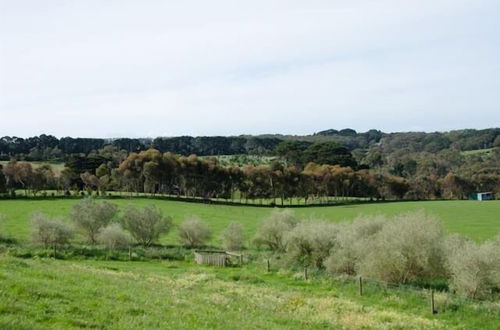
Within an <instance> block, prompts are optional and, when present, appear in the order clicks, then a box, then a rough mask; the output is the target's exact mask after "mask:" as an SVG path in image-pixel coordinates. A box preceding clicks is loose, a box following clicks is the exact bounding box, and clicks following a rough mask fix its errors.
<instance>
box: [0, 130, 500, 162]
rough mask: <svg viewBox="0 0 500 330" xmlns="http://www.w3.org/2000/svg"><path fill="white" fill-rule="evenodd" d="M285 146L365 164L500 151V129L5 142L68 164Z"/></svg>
mask: <svg viewBox="0 0 500 330" xmlns="http://www.w3.org/2000/svg"><path fill="white" fill-rule="evenodd" d="M283 141H303V142H309V143H317V142H336V143H338V144H339V145H340V146H342V147H344V148H346V149H347V150H349V151H355V153H356V154H357V156H358V157H357V160H358V161H360V160H362V158H363V157H364V156H366V155H367V154H369V153H370V152H371V151H372V149H373V150H376V151H378V152H381V153H382V154H384V155H389V154H392V153H394V152H404V153H414V152H439V151H442V150H446V149H451V150H458V151H464V150H477V149H487V148H492V147H498V146H500V129H499V128H490V129H483V130H475V129H465V130H455V131H449V132H433V133H425V132H401V133H384V132H381V131H379V130H374V129H372V130H369V131H367V132H356V131H355V130H353V129H348V128H347V129H342V130H339V131H338V130H334V129H330V130H325V131H321V132H318V133H315V134H311V135H303V136H298V135H280V134H270V135H259V136H250V135H245V136H243V135H242V136H228V137H226V136H201V137H192V136H179V137H157V138H154V139H152V138H117V139H98V138H72V137H63V138H60V139H58V138H56V137H54V136H52V135H46V134H42V135H40V136H34V137H29V138H22V137H16V136H12V137H11V136H4V137H2V138H0V160H4V161H8V160H10V159H11V158H16V159H18V160H28V161H66V160H67V159H68V158H69V157H70V156H71V155H75V154H83V155H89V154H91V153H96V152H97V151H98V150H100V149H103V148H104V147H106V146H112V147H115V148H117V149H118V150H124V151H125V152H127V153H129V152H139V151H143V150H147V149H149V148H154V149H157V150H159V151H161V152H172V153H175V154H181V155H184V156H189V155H190V154H196V155H198V156H210V155H237V154H248V155H272V154H274V153H275V148H276V147H277V146H278V145H279V144H280V143H281V142H283Z"/></svg>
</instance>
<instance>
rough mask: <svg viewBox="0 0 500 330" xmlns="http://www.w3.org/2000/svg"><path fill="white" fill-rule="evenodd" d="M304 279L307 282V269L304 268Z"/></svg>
mask: <svg viewBox="0 0 500 330" xmlns="http://www.w3.org/2000/svg"><path fill="white" fill-rule="evenodd" d="M304 279H305V280H306V281H307V267H304Z"/></svg>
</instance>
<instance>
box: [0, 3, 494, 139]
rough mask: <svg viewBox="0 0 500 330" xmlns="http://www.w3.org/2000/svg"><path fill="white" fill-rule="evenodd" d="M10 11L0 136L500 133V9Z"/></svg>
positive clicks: (272, 6)
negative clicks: (343, 130) (348, 130)
mask: <svg viewBox="0 0 500 330" xmlns="http://www.w3.org/2000/svg"><path fill="white" fill-rule="evenodd" d="M0 4H1V6H0V118H1V119H0V123H1V125H0V136H3V135H16V136H32V135H38V134H41V133H46V134H53V135H56V136H58V137H61V136H82V137H120V136H130V137H146V136H149V137H154V136H173V135H239V134H260V133H284V134H309V133H313V132H316V131H319V130H324V129H328V128H336V129H340V128H345V127H350V128H354V129H356V130H358V131H365V130H368V129H370V128H376V129H381V130H384V131H409V130H423V131H434V130H449V129H457V128H486V127H497V126H500V1H498V0H470V1H461V0H405V1H401V0H328V1H327V0H325V1H315V0H309V1H303V0H302V1H291V0H287V1H273V0H264V1H256V0H252V1H237V0H229V1H217V0H211V1H189V0H187V1H186V0H185V1H168V0H163V1H152V0H145V1H138V0H133V1H129V0H119V1H118V0H117V1H110V0H96V1H92V0H85V1H76V0H74V1H70V0H67V1H57V0H47V1H39V0H32V1H24V0H15V1H12V0H0Z"/></svg>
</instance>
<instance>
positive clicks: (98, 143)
mask: <svg viewBox="0 0 500 330" xmlns="http://www.w3.org/2000/svg"><path fill="white" fill-rule="evenodd" d="M499 147H500V129H499V128H492V129H484V130H459V131H450V132H442V133H440V132H435V133H423V132H408V133H383V132H380V131H376V130H370V131H368V132H365V133H357V132H356V131H354V130H352V129H343V130H340V131H337V130H327V131H322V132H318V133H316V134H313V135H308V136H285V135H266V136H238V137H188V136H184V137H170V138H162V137H159V138H155V139H129V138H120V139H86V138H69V137H66V138H61V139H57V138H55V137H53V136H48V135H41V136H38V137H32V138H27V139H23V138H17V137H3V138H2V139H1V140H0V157H1V159H2V160H3V161H4V163H3V168H2V171H1V172H0V173H1V174H0V192H4V193H5V192H7V191H11V193H12V191H14V190H15V189H26V190H27V191H30V192H31V193H34V194H36V193H37V192H38V191H41V190H47V189H57V190H60V191H67V192H68V193H69V192H70V191H80V190H88V191H101V192H104V191H109V190H114V191H133V192H147V193H153V194H156V193H163V194H172V195H179V196H180V195H183V196H196V197H203V198H207V199H209V198H225V199H234V198H239V199H256V198H274V199H276V200H278V201H281V203H283V202H284V201H285V200H286V199H290V198H292V197H293V198H300V199H303V200H304V203H307V201H308V199H309V198H312V197H316V198H322V197H327V196H337V197H339V196H342V197H347V196H349V197H353V196H354V197H356V196H358V197H369V198H374V199H440V198H456V199H464V198H467V197H468V195H469V194H470V193H472V192H475V191H492V192H494V193H495V195H496V197H497V198H498V197H500V148H499ZM219 155H260V156H267V158H268V162H267V163H265V164H264V163H262V164H244V163H243V164H238V165H235V164H229V165H228V164H222V163H221V162H220V159H219V158H218V157H217V156H219ZM33 161H42V162H44V163H43V165H40V164H38V165H36V166H34V165H33V164H32V163H30V162H33ZM47 162H64V163H65V167H64V169H63V170H62V171H61V172H60V173H55V171H54V170H53V168H52V167H51V166H50V165H49V164H48V163H47Z"/></svg>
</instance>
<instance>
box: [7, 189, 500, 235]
mask: <svg viewBox="0 0 500 330" xmlns="http://www.w3.org/2000/svg"><path fill="white" fill-rule="evenodd" d="M111 202H112V203H116V204H117V205H118V206H119V207H120V208H121V209H123V208H124V207H126V206H127V205H136V206H144V205H147V204H151V203H154V204H156V205H158V206H159V207H160V208H161V209H162V210H163V212H164V214H165V215H170V216H171V217H172V218H173V220H174V222H175V223H179V222H181V221H182V220H183V219H184V218H185V217H187V216H190V215H195V216H199V217H200V218H202V219H204V220H205V221H207V222H208V223H209V224H210V226H211V228H212V229H213V231H214V232H215V234H216V235H215V236H214V242H213V243H215V244H217V243H218V237H217V236H218V235H217V234H218V233H220V232H221V231H222V230H223V229H224V228H225V227H226V226H227V224H228V223H229V222H231V221H236V222H239V223H241V224H242V225H243V226H244V228H245V231H246V234H247V236H248V237H250V236H252V235H253V233H254V232H255V230H256V228H257V225H258V223H259V221H260V220H261V219H263V218H264V217H266V215H268V214H269V213H270V212H271V210H272V209H271V208H261V207H252V206H225V205H208V204H198V203H188V202H176V201H164V200H154V199H147V198H133V199H116V200H111ZM75 203H77V200H73V199H71V200H70V199H56V200H21V199H19V200H1V201H0V214H4V215H5V216H6V217H7V221H6V222H5V223H4V224H3V228H4V229H3V230H4V231H5V233H6V234H7V235H10V236H13V237H15V238H18V239H27V238H28V237H29V222H30V215H31V214H32V213H33V212H37V211H39V212H43V213H46V214H49V215H52V216H61V217H63V218H67V217H68V214H69V212H70V210H71V206H72V205H73V204H75ZM293 210H294V212H295V214H296V216H297V217H299V218H301V219H312V218H314V219H324V220H329V221H334V222H339V221H344V220H352V219H354V218H355V217H357V216H359V215H374V214H385V215H389V216H391V215H396V214H399V213H403V212H408V211H415V210H424V211H425V212H428V213H430V214H432V215H435V216H436V217H437V218H438V219H440V220H441V221H442V223H443V226H444V227H445V229H446V230H447V231H449V232H456V233H460V234H463V235H465V236H468V237H470V238H472V239H474V240H477V241H484V240H486V239H489V238H492V237H494V236H495V235H496V234H499V233H500V201H486V202H478V201H426V202H390V203H371V204H353V205H342V206H328V207H308V208H295V209H293ZM162 242H163V243H175V233H174V232H171V233H170V234H169V235H168V236H166V237H163V238H162Z"/></svg>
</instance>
